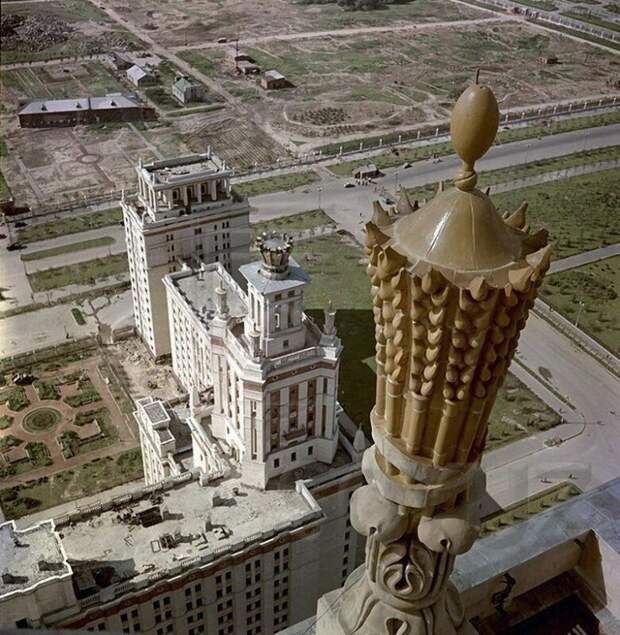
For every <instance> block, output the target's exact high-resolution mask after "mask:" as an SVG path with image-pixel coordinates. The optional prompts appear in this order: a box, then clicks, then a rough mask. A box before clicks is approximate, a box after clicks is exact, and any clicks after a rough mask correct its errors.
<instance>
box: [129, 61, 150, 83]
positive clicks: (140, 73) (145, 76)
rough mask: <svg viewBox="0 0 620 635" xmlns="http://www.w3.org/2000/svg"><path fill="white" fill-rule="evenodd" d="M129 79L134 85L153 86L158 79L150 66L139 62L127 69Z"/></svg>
mask: <svg viewBox="0 0 620 635" xmlns="http://www.w3.org/2000/svg"><path fill="white" fill-rule="evenodd" d="M127 79H128V80H129V81H130V82H131V83H132V84H133V85H134V86H152V85H153V84H155V83H156V81H157V80H156V79H155V75H154V74H153V71H152V70H151V68H150V67H148V66H144V67H143V66H138V65H137V64H134V65H133V66H132V67H131V68H129V69H127Z"/></svg>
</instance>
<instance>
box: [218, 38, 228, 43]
mask: <svg viewBox="0 0 620 635" xmlns="http://www.w3.org/2000/svg"><path fill="white" fill-rule="evenodd" d="M226 42H228V38H225V37H218V38H217V43H218V44H225V43H226Z"/></svg>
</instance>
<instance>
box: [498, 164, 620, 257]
mask: <svg viewBox="0 0 620 635" xmlns="http://www.w3.org/2000/svg"><path fill="white" fill-rule="evenodd" d="M493 201H494V203H495V205H496V207H497V209H498V211H499V212H500V213H503V212H507V211H514V210H515V209H517V208H518V207H519V205H520V204H521V203H522V202H523V201H527V202H528V203H529V208H528V213H527V217H528V222H529V224H530V226H531V227H533V228H538V227H546V228H547V229H548V230H549V235H550V238H551V241H552V242H553V246H554V251H555V255H554V257H555V258H564V257H566V256H572V255H573V254H577V253H581V252H582V251H589V250H590V249H597V248H598V247H603V246H605V245H613V244H614V243H617V242H619V241H620V226H619V225H618V206H619V205H620V179H618V171H617V170H608V171H606V172H596V173H593V174H585V175H583V176H574V177H572V178H570V179H563V180H561V181H553V182H550V183H544V184H542V185H533V186H531V187H525V188H522V189H519V190H513V191H512V192H504V193H502V194H496V195H494V196H493Z"/></svg>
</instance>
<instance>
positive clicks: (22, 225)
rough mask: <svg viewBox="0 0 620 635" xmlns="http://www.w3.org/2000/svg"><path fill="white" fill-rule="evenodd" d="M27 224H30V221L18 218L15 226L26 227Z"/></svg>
mask: <svg viewBox="0 0 620 635" xmlns="http://www.w3.org/2000/svg"><path fill="white" fill-rule="evenodd" d="M26 225H28V223H24V221H23V220H18V221H17V222H16V223H15V227H26Z"/></svg>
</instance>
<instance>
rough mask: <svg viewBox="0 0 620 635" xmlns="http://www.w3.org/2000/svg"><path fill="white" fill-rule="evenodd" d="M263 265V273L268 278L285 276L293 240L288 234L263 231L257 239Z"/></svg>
mask: <svg viewBox="0 0 620 635" xmlns="http://www.w3.org/2000/svg"><path fill="white" fill-rule="evenodd" d="M256 245H257V247H258V249H259V250H260V255H261V258H262V259H263V266H262V268H261V273H262V274H263V275H264V276H265V277H267V278H285V277H286V274H287V273H288V263H289V256H290V254H291V250H292V249H293V240H292V239H291V238H290V236H287V235H286V234H282V235H280V234H276V233H272V234H267V233H263V234H262V235H260V236H259V237H258V238H257V239H256Z"/></svg>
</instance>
